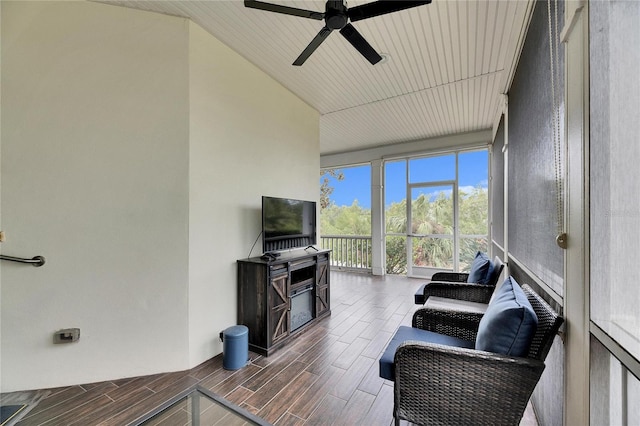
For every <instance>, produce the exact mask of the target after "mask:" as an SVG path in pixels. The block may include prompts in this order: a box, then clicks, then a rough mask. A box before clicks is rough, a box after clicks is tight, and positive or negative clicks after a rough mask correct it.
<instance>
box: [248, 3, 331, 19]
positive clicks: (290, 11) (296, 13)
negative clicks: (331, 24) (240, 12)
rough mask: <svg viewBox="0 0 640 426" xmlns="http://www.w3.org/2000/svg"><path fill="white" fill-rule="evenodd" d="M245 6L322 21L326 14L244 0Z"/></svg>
mask: <svg viewBox="0 0 640 426" xmlns="http://www.w3.org/2000/svg"><path fill="white" fill-rule="evenodd" d="M244 6H245V7H250V8H252V9H260V10H266V11H269V12H276V13H283V14H285V15H293V16H301V17H303V18H309V19H316V20H318V21H322V20H323V19H324V13H322V12H314V11H312V10H305V9H298V8H295V7H289V6H281V5H279V4H272V3H265V2H263V1H256V0H244Z"/></svg>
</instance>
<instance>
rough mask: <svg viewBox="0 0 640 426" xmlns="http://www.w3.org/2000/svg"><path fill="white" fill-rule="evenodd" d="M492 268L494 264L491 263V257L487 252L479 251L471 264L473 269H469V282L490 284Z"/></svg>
mask: <svg viewBox="0 0 640 426" xmlns="http://www.w3.org/2000/svg"><path fill="white" fill-rule="evenodd" d="M492 269H493V264H492V263H491V260H489V257H488V256H487V255H486V254H485V253H482V252H481V251H479V252H478V253H477V254H476V257H475V259H473V263H472V264H471V271H469V277H468V278H467V282H468V283H478V284H489V277H490V276H491V271H492Z"/></svg>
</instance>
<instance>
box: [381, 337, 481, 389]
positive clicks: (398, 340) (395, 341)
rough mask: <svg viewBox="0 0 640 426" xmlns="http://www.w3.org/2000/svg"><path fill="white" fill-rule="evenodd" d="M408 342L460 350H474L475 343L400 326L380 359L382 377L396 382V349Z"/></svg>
mask: <svg viewBox="0 0 640 426" xmlns="http://www.w3.org/2000/svg"><path fill="white" fill-rule="evenodd" d="M407 340H418V341H421V342H429V343H437V344H439V345H446V346H456V347H459V348H467V349H473V344H474V342H470V341H468V340H463V339H458V338H457V337H451V336H447V335H446V334H439V333H434V332H432V331H427V330H421V329H419V328H413V327H407V326H400V327H399V328H398V331H396V334H394V336H393V337H392V338H391V341H390V342H389V344H388V345H387V349H385V351H384V353H383V354H382V356H381V357H380V377H382V378H383V379H387V380H395V367H394V362H393V361H394V357H395V355H396V349H398V346H400V345H401V344H402V343H403V342H406V341H407Z"/></svg>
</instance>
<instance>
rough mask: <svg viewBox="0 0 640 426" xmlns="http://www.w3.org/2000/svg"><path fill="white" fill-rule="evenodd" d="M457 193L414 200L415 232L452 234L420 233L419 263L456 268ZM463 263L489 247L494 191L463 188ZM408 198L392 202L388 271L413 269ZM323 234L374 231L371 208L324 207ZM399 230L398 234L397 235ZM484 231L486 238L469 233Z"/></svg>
mask: <svg viewBox="0 0 640 426" xmlns="http://www.w3.org/2000/svg"><path fill="white" fill-rule="evenodd" d="M452 203H453V198H452V197H451V195H450V194H447V193H445V192H440V193H438V194H437V195H436V196H435V197H433V196H432V195H425V194H422V195H420V196H418V197H417V198H416V199H415V200H413V204H412V206H411V209H412V210H411V211H412V223H411V227H410V232H411V233H412V234H415V235H434V234H435V235H444V236H450V237H446V238H434V237H426V236H425V237H414V238H413V253H412V257H413V259H412V260H413V264H414V265H417V266H426V267H434V268H443V269H450V268H452V267H453V264H452V261H453V230H454V229H453V215H452V212H453V204H452ZM458 203H459V210H458V214H459V224H460V234H461V239H460V254H459V259H460V266H461V268H460V269H461V270H462V271H464V270H468V268H469V265H470V264H471V262H472V261H473V258H474V257H475V254H476V252H477V251H479V250H480V251H485V252H486V251H487V250H488V244H487V238H486V234H487V230H488V219H487V212H488V194H487V191H486V189H483V188H480V187H478V188H474V189H473V190H472V191H470V192H465V191H462V190H460V191H459V198H458ZM406 206H407V201H406V200H402V201H400V202H397V203H392V204H391V205H389V206H388V207H387V209H386V211H385V222H386V223H385V229H386V233H387V235H388V236H387V238H386V252H387V259H386V271H387V273H388V274H403V273H406V272H407V248H406V247H407V246H406V239H407V238H406V234H407V213H406V211H407V207H406ZM320 229H321V233H322V235H358V236H368V235H371V211H370V209H365V208H363V207H361V206H360V205H359V204H358V201H357V200H355V201H354V202H353V204H351V205H350V206H336V205H335V204H332V203H329V204H328V205H327V206H326V207H325V208H323V209H322V210H321V214H320ZM393 234H397V235H393ZM465 235H470V236H471V235H479V236H481V237H465Z"/></svg>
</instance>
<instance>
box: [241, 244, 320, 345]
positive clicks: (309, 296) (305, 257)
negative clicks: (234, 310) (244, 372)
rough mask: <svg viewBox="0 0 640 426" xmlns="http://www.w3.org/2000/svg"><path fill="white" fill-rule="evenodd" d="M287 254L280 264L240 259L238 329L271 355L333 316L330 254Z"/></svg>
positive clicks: (276, 260)
mask: <svg viewBox="0 0 640 426" xmlns="http://www.w3.org/2000/svg"><path fill="white" fill-rule="evenodd" d="M312 250H313V249H308V250H307V251H305V250H298V251H292V252H287V253H283V254H282V255H281V256H280V257H278V258H277V259H275V260H271V261H267V260H264V259H262V258H260V257H252V258H249V259H241V260H238V324H243V325H246V326H247V327H248V328H249V349H250V350H251V351H253V352H256V353H259V354H262V355H266V356H269V355H271V354H272V353H273V352H274V351H275V350H277V349H278V348H280V347H282V346H284V345H285V344H286V343H287V342H288V341H289V340H290V339H292V338H293V337H294V336H295V335H296V334H298V333H301V332H302V331H304V330H306V329H308V328H309V327H310V326H311V325H313V324H314V323H316V322H317V321H318V320H320V319H321V318H324V317H325V316H327V315H330V314H331V308H330V284H329V253H330V251H329V250H320V251H318V252H315V251H313V252H312Z"/></svg>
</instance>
